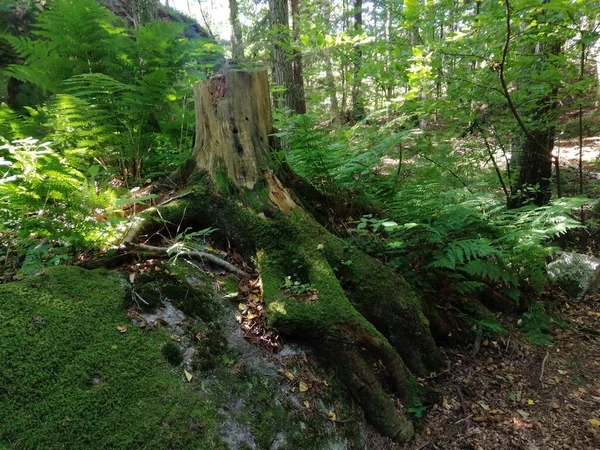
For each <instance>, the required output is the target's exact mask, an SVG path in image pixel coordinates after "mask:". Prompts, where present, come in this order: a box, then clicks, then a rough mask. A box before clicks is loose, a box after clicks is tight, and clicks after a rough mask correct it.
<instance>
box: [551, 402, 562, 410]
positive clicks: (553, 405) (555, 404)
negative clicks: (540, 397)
mask: <svg viewBox="0 0 600 450" xmlns="http://www.w3.org/2000/svg"><path fill="white" fill-rule="evenodd" d="M552 407H553V408H554V409H559V408H560V405H559V404H558V403H556V402H552Z"/></svg>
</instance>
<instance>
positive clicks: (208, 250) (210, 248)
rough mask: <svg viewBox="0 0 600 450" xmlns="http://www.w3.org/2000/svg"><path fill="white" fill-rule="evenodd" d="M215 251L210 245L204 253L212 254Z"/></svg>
mask: <svg viewBox="0 0 600 450" xmlns="http://www.w3.org/2000/svg"><path fill="white" fill-rule="evenodd" d="M214 250H215V249H214V248H212V247H211V246H210V245H209V246H208V247H206V248H205V249H204V251H205V252H212V251H214Z"/></svg>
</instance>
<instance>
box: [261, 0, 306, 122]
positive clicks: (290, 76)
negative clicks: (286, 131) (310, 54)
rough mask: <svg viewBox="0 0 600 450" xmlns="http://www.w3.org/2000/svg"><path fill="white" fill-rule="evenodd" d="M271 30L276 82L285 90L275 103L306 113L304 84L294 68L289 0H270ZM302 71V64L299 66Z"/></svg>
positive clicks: (296, 111)
mask: <svg viewBox="0 0 600 450" xmlns="http://www.w3.org/2000/svg"><path fill="white" fill-rule="evenodd" d="M269 15H270V18H271V32H272V34H273V75H274V77H273V78H274V80H275V83H276V84H277V85H279V86H281V87H282V88H283V92H279V93H277V94H275V96H274V97H275V105H276V106H277V107H279V108H287V109H290V110H292V111H293V112H295V113H297V114H304V113H306V103H305V99H304V87H303V84H302V85H301V84H299V82H298V77H299V78H300V80H301V79H302V77H301V74H300V76H299V74H298V73H297V72H296V71H295V69H294V55H293V52H292V51H291V50H290V49H291V47H292V41H291V32H290V15H289V8H288V1H287V0H269ZM298 69H299V70H300V71H301V70H302V69H301V66H300V67H298Z"/></svg>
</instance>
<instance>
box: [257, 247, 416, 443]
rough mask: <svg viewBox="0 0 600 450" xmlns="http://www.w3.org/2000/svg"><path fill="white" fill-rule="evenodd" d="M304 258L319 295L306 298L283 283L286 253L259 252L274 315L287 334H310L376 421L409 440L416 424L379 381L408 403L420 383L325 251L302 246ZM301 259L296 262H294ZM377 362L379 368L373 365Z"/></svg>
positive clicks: (384, 429)
mask: <svg viewBox="0 0 600 450" xmlns="http://www.w3.org/2000/svg"><path fill="white" fill-rule="evenodd" d="M296 256H297V257H298V258H299V259H298V260H297V261H300V260H304V261H305V264H306V266H307V267H305V268H304V269H305V273H304V276H305V277H306V283H307V284H310V286H313V287H314V289H316V291H317V292H318V294H317V298H316V299H310V298H307V297H303V296H302V295H298V294H295V293H294V292H293V291H291V290H288V289H285V288H283V289H282V282H283V280H284V279H285V276H286V273H287V271H288V270H289V269H286V268H285V266H286V262H287V261H288V259H287V257H286V254H285V252H284V253H281V252H277V251H275V250H274V249H271V251H264V250H263V251H260V252H258V263H259V269H260V273H261V277H262V281H263V289H264V298H265V302H266V303H267V307H268V312H269V315H270V318H271V320H272V321H273V323H274V324H275V325H276V326H277V328H278V329H279V330H280V331H282V332H284V333H286V334H292V335H296V336H299V337H303V338H305V339H309V340H310V341H311V342H312V344H313V346H314V348H315V349H316V351H317V352H318V353H319V354H321V355H322V356H323V357H324V358H325V359H326V360H327V361H328V362H329V363H330V364H331V365H332V366H333V367H334V368H336V369H337V373H338V374H339V376H340V377H341V378H342V380H343V381H344V382H345V383H346V385H347V386H348V388H349V389H350V391H351V392H352V393H353V394H354V396H355V398H356V399H357V400H358V401H359V402H360V404H361V406H362V407H363V409H364V411H365V414H366V415H367V417H368V419H369V420H370V421H371V422H372V423H373V425H374V426H375V427H376V428H377V429H378V430H379V431H380V432H381V433H382V434H384V435H386V436H389V437H391V438H393V439H396V440H398V441H403V442H404V441H406V440H408V439H410V438H411V437H412V435H413V429H412V424H411V423H410V422H409V421H407V420H406V418H404V417H403V415H402V413H401V412H400V411H398V410H397V409H396V407H395V404H394V401H393V400H392V398H391V397H390V396H389V395H388V394H387V393H386V392H385V390H384V389H383V387H382V383H381V380H382V379H386V380H388V381H390V382H391V387H392V388H393V389H394V391H395V393H396V394H397V395H398V396H399V398H400V400H401V401H402V402H403V403H404V404H405V405H407V404H411V403H413V402H414V401H415V399H416V398H417V390H418V387H417V383H416V382H415V380H414V377H413V376H412V374H411V373H410V371H409V370H408V369H407V368H406V366H405V365H404V363H403V362H402V359H401V358H400V356H399V355H398V353H397V352H396V351H395V350H394V349H393V347H392V346H391V345H390V344H389V342H388V341H387V340H386V339H385V337H384V336H383V335H382V334H381V333H379V332H378V331H377V330H376V329H375V327H373V325H371V324H370V323H369V322H368V321H367V320H366V319H365V318H364V317H363V316H362V315H361V314H360V313H359V312H358V311H356V309H355V308H354V307H353V306H352V304H351V303H350V302H349V301H348V299H347V297H346V295H345V293H344V291H343V290H342V288H341V286H340V284H339V282H338V281H337V279H336V277H335V274H334V272H333V270H332V269H331V267H330V266H329V264H328V262H327V260H326V259H325V258H324V257H323V255H313V256H312V258H311V259H310V260H308V259H307V256H308V255H305V254H304V252H303V251H302V249H301V248H299V249H298V250H297V252H296ZM296 264H297V263H296ZM373 365H375V366H377V367H379V373H377V374H376V373H375V372H374V371H373V369H372V367H373Z"/></svg>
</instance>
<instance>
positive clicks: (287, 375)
mask: <svg viewBox="0 0 600 450" xmlns="http://www.w3.org/2000/svg"><path fill="white" fill-rule="evenodd" d="M285 376H286V378H287V379H288V380H290V381H294V374H293V373H292V372H286V373H285Z"/></svg>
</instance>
